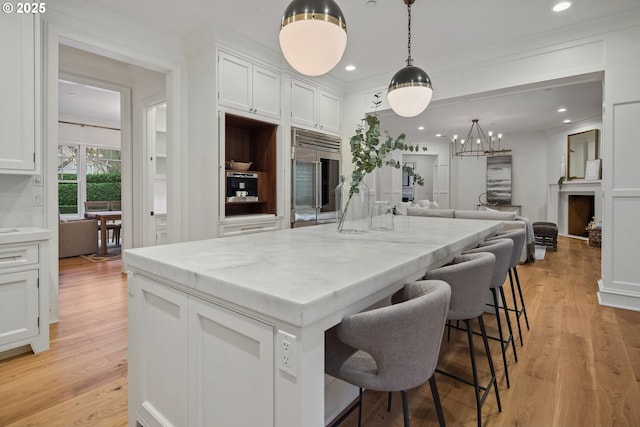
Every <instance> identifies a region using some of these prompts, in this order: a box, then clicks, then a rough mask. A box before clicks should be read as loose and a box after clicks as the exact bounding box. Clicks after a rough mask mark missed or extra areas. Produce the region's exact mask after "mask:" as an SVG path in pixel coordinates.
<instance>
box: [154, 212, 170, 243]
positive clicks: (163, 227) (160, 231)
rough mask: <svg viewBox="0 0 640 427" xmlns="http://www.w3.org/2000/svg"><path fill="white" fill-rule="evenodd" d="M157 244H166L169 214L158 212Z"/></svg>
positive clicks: (156, 216)
mask: <svg viewBox="0 0 640 427" xmlns="http://www.w3.org/2000/svg"><path fill="white" fill-rule="evenodd" d="M155 218H156V245H166V244H167V242H168V239H167V214H156V215H155Z"/></svg>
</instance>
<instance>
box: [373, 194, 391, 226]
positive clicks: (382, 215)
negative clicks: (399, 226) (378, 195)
mask: <svg viewBox="0 0 640 427" xmlns="http://www.w3.org/2000/svg"><path fill="white" fill-rule="evenodd" d="M369 229H370V230H372V231H393V229H394V222H393V209H392V208H391V203H389V202H387V201H375V202H373V205H372V206H371V215H370V216H369Z"/></svg>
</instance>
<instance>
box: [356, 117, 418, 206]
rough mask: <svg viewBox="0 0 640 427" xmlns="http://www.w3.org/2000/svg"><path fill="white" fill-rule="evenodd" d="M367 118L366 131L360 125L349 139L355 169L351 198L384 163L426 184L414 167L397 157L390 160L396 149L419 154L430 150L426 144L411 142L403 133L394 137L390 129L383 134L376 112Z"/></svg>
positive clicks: (365, 119) (416, 181)
mask: <svg viewBox="0 0 640 427" xmlns="http://www.w3.org/2000/svg"><path fill="white" fill-rule="evenodd" d="M364 121H365V123H366V127H367V129H366V131H365V128H364V126H363V125H359V126H358V128H357V129H356V133H355V135H353V136H352V137H351V140H350V141H349V144H350V146H351V160H352V162H353V165H354V170H353V172H352V173H351V188H350V189H349V196H350V197H349V201H350V200H351V195H352V194H354V193H358V192H359V189H358V187H359V185H360V183H361V182H362V180H363V179H364V177H365V176H366V175H367V174H368V173H371V172H373V171H374V170H376V169H377V168H380V167H382V166H383V165H387V166H391V167H394V168H396V169H402V171H403V172H405V173H407V174H408V175H409V176H411V177H413V179H414V181H415V183H416V184H418V185H424V178H422V177H421V176H420V175H419V174H417V173H415V171H414V170H413V169H412V168H410V167H408V166H407V165H405V164H402V163H401V162H398V161H397V160H395V159H387V155H388V154H389V153H391V152H392V151H396V150H401V151H409V152H416V153H417V152H419V151H427V147H424V146H420V145H418V144H408V143H407V141H406V136H405V134H404V133H402V134H400V135H399V136H398V137H397V138H393V137H392V136H391V135H389V132H387V131H384V135H382V132H381V130H380V118H379V117H378V116H377V115H370V116H366V117H365V118H364Z"/></svg>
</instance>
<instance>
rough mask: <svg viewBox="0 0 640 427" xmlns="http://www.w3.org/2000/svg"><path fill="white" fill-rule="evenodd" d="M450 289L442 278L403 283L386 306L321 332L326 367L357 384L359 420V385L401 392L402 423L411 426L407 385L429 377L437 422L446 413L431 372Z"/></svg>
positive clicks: (360, 390)
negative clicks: (323, 332)
mask: <svg viewBox="0 0 640 427" xmlns="http://www.w3.org/2000/svg"><path fill="white" fill-rule="evenodd" d="M450 298H451V289H450V288H449V285H448V284H447V283H445V282H443V281H440V280H423V281H418V282H414V283H409V284H407V285H405V287H404V288H403V289H401V290H400V291H399V292H397V293H396V294H394V296H393V297H392V300H393V302H395V304H392V305H390V306H385V307H381V308H377V309H373V310H369V311H365V312H361V313H356V314H352V315H350V316H347V317H345V318H344V319H343V320H342V322H341V323H339V324H338V325H336V326H334V327H333V328H331V329H329V330H328V331H327V332H326V333H325V372H326V373H327V374H329V375H331V376H333V377H335V378H339V379H341V380H343V381H346V382H348V383H350V384H353V385H356V386H358V387H359V397H358V400H357V401H356V403H355V404H354V405H353V406H352V407H351V408H350V409H349V410H348V411H347V412H346V413H345V414H344V415H343V416H341V417H340V418H339V419H338V420H337V421H336V422H335V423H334V424H333V426H337V425H339V424H340V423H341V422H342V421H344V419H346V418H347V417H348V416H349V415H350V414H351V413H352V412H353V411H354V410H355V409H356V408H357V409H358V426H360V425H361V421H362V390H363V389H371V390H378V391H389V392H391V391H400V392H401V395H402V412H403V418H404V425H405V427H408V426H409V408H408V401H407V390H408V389H411V388H414V387H417V386H419V385H421V384H423V383H425V382H426V381H427V380H429V385H430V386H431V392H432V394H433V400H434V405H435V408H436V413H437V416H438V421H439V423H440V426H444V425H445V422H444V415H443V412H442V407H441V405H440V397H439V394H438V387H437V384H436V380H435V376H434V375H433V373H434V370H435V368H436V364H437V361H438V353H439V352H440V344H441V342H442V334H443V331H444V322H445V319H446V317H447V311H448V308H449V302H450Z"/></svg>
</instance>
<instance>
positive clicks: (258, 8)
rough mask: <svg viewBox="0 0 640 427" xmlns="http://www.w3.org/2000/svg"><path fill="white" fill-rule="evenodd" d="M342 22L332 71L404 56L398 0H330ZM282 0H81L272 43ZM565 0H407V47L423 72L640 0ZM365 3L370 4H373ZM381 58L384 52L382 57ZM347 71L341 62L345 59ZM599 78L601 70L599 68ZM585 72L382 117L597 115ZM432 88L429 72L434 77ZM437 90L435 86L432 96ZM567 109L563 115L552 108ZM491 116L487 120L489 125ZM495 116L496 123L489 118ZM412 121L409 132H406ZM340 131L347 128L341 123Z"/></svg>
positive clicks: (593, 19) (366, 68)
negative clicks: (560, 5)
mask: <svg viewBox="0 0 640 427" xmlns="http://www.w3.org/2000/svg"><path fill="white" fill-rule="evenodd" d="M336 1H337V3H338V4H339V6H340V8H341V9H342V11H343V13H344V15H345V18H346V22H347V27H348V35H349V40H348V44H347V49H346V52H345V54H344V57H343V59H342V61H341V62H340V64H338V66H337V67H336V68H335V69H334V70H332V72H331V73H330V74H331V75H332V76H333V77H335V78H337V79H339V80H342V81H345V82H347V83H348V82H352V81H357V80H361V79H366V78H371V77H374V76H381V75H387V74H388V75H389V78H390V77H391V76H392V75H393V74H394V73H395V71H397V70H398V69H400V68H401V67H403V66H404V64H405V59H406V56H407V51H406V47H407V8H406V6H405V4H404V3H403V1H402V0H374V1H372V0H336ZM289 2H290V0H275V1H274V0H270V1H265V0H244V1H243V2H242V3H238V2H233V1H221V0H183V1H181V2H178V3H177V2H175V1H172V0H136V1H135V2H131V1H130V0H83V4H85V5H88V6H95V7H97V8H104V9H106V10H109V11H111V12H113V13H116V14H120V15H125V16H127V17H129V18H131V19H133V20H136V21H138V22H142V23H144V24H145V25H148V26H150V27H153V28H156V29H158V30H160V31H163V32H165V33H169V34H171V35H174V36H177V37H187V36H189V35H190V34H193V33H194V32H195V31H196V30H198V29H199V28H202V27H205V26H213V27H216V28H233V31H235V32H238V33H240V34H242V35H243V36H244V37H246V38H248V39H250V40H253V41H255V42H256V43H258V44H260V45H263V46H265V47H266V48H268V49H270V50H272V51H274V52H279V45H278V31H279V23H280V19H281V16H282V13H283V11H284V9H285V8H286V6H287V5H288V3H289ZM573 3H574V4H573V7H571V8H570V9H569V10H567V11H565V12H561V13H553V12H552V11H551V7H552V6H553V4H554V1H553V0H482V1H478V0H456V1H451V0H417V1H416V2H415V3H414V5H413V6H412V8H411V9H412V57H413V58H414V65H417V66H419V67H421V68H423V69H424V70H425V71H427V73H429V68H430V65H431V66H432V67H436V66H437V65H438V64H443V63H446V62H447V61H451V60H455V59H456V58H460V57H464V56H465V55H482V54H484V53H485V52H486V53H487V54H489V52H492V53H493V54H494V55H495V54H496V52H508V49H509V47H510V46H512V45H514V44H516V43H521V42H525V41H526V40H529V39H531V38H534V37H539V36H544V37H552V36H553V35H554V34H556V33H559V32H561V31H563V30H566V29H568V28H580V27H581V26H585V25H587V26H594V25H597V24H598V23H599V22H602V20H609V21H611V20H615V19H616V18H617V17H623V16H625V15H627V14H630V13H637V12H639V11H640V1H638V0H607V1H606V2H605V1H602V0H574V1H573ZM369 4H372V5H371V6H370V5H369ZM381 58H384V60H381ZM347 64H353V65H355V66H356V67H357V68H356V70H355V71H352V72H347V71H345V70H344V67H345V65H347ZM599 78H601V76H600V77H599ZM587 80H592V81H588V82H586V83H585V82H584V81H582V82H580V84H569V83H571V82H562V84H561V85H560V86H557V87H553V88H549V87H546V88H525V89H523V90H520V91H518V93H515V94H513V93H511V94H506V93H493V94H482V95H479V96H478V97H468V98H465V99H460V100H447V101H446V102H444V101H441V102H438V101H434V102H432V104H431V105H430V106H429V108H428V109H427V112H428V114H425V113H423V114H422V115H421V116H419V117H417V118H413V119H403V118H399V117H397V116H395V115H383V126H385V127H386V128H388V129H389V130H390V131H392V132H397V131H404V132H406V133H407V134H409V135H414V136H416V137H418V136H420V133H418V131H417V127H418V126H419V125H423V126H425V128H426V129H425V131H423V132H426V133H427V134H434V133H436V132H439V133H442V134H444V135H447V136H450V135H452V134H454V133H456V134H458V135H460V134H466V131H467V130H468V128H469V127H470V125H471V119H473V118H478V119H479V120H480V124H481V125H482V127H483V128H484V129H485V130H489V129H491V128H493V129H494V130H496V131H500V132H503V133H504V134H505V137H506V135H508V134H513V133H516V132H517V133H520V132H533V131H539V130H545V129H551V128H556V127H559V126H562V122H561V120H559V119H560V118H564V117H567V118H570V119H572V120H573V122H574V123H575V122H579V121H582V120H588V119H593V118H594V117H599V116H600V114H601V110H602V88H601V84H600V82H597V81H595V82H594V81H593V80H598V78H595V79H594V78H592V79H587ZM434 87H435V88H436V90H437V81H434ZM436 98H437V96H436ZM560 106H566V107H567V108H568V109H569V110H568V111H567V113H564V114H565V115H564V116H561V115H560V114H559V113H557V111H556V110H557V108H558V107H560ZM493 123H495V125H493ZM494 126H495V127H494ZM414 129H415V132H416V133H415V134H414ZM347 133H349V130H348V129H347Z"/></svg>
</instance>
